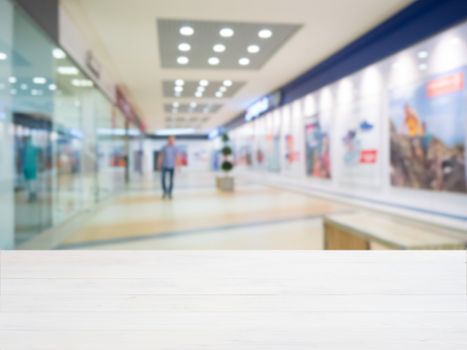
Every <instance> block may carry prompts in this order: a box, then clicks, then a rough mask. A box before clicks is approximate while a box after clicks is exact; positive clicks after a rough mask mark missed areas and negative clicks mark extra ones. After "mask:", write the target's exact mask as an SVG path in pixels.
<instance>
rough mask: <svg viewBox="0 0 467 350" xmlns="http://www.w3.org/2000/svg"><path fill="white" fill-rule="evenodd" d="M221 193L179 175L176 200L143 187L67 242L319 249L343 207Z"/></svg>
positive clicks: (274, 195) (206, 182) (241, 188)
mask: <svg viewBox="0 0 467 350" xmlns="http://www.w3.org/2000/svg"><path fill="white" fill-rule="evenodd" d="M237 185H238V186H237V189H236V191H235V193H232V194H228V193H220V192H218V191H217V190H216V189H215V188H214V177H213V175H212V174H205V173H203V174H194V175H193V174H192V175H190V176H187V175H184V174H179V175H178V178H177V190H176V192H175V193H174V199H173V200H172V201H169V200H162V199H161V197H160V190H159V186H158V181H157V179H153V180H152V181H147V182H140V183H139V184H138V185H137V186H133V187H132V188H131V190H130V191H129V192H127V193H125V194H124V195H122V196H120V197H118V198H116V199H115V200H114V201H113V203H112V204H110V205H109V206H107V207H105V208H104V209H102V210H101V211H100V212H99V213H97V215H96V216H95V217H94V219H93V220H92V221H91V222H90V223H88V224H86V225H85V226H84V227H83V228H81V229H80V230H79V231H78V232H76V233H75V234H74V235H73V236H72V237H70V238H69V239H68V240H67V241H66V242H64V244H63V245H62V246H61V247H60V248H65V249H73V248H75V249H76V248H81V249H93V248H97V249H322V222H321V218H322V216H323V215H325V214H329V213H335V212H342V211H346V210H348V207H345V206H344V205H341V204H338V203H334V202H330V201H326V200H322V199H318V198H313V197H309V196H305V195H301V194H296V193H291V192H287V191H282V190H277V189H273V188H269V187H266V186H261V185H257V184H250V183H246V182H240V183H238V184H237Z"/></svg>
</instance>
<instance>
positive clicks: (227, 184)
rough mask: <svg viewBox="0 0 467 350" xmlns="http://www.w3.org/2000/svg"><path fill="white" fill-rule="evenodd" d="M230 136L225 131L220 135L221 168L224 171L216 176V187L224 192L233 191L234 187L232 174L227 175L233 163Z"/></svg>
mask: <svg viewBox="0 0 467 350" xmlns="http://www.w3.org/2000/svg"><path fill="white" fill-rule="evenodd" d="M229 141H230V138H229V135H228V134H227V133H225V134H223V135H222V144H223V146H222V149H221V154H222V163H221V170H222V171H223V172H224V176H220V177H218V178H217V188H218V189H219V190H221V191H224V192H233V190H234V189H235V181H234V178H233V177H232V176H229V174H230V172H231V171H232V169H233V167H234V164H233V161H232V155H233V151H232V147H230V142H229Z"/></svg>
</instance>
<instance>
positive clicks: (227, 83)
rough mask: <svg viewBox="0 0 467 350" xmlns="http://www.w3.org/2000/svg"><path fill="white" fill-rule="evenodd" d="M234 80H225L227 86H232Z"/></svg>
mask: <svg viewBox="0 0 467 350" xmlns="http://www.w3.org/2000/svg"><path fill="white" fill-rule="evenodd" d="M232 84H233V83H232V80H224V85H225V86H232Z"/></svg>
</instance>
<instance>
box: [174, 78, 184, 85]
mask: <svg viewBox="0 0 467 350" xmlns="http://www.w3.org/2000/svg"><path fill="white" fill-rule="evenodd" d="M175 85H177V86H183V85H185V82H184V81H183V80H182V79H177V80H175Z"/></svg>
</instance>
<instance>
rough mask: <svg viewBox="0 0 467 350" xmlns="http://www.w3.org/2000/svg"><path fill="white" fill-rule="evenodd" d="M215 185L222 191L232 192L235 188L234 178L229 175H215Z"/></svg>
mask: <svg viewBox="0 0 467 350" xmlns="http://www.w3.org/2000/svg"><path fill="white" fill-rule="evenodd" d="M216 186H217V188H218V189H219V190H220V191H222V192H233V191H234V190H235V179H234V178H233V177H230V176H226V177H217V178H216Z"/></svg>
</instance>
